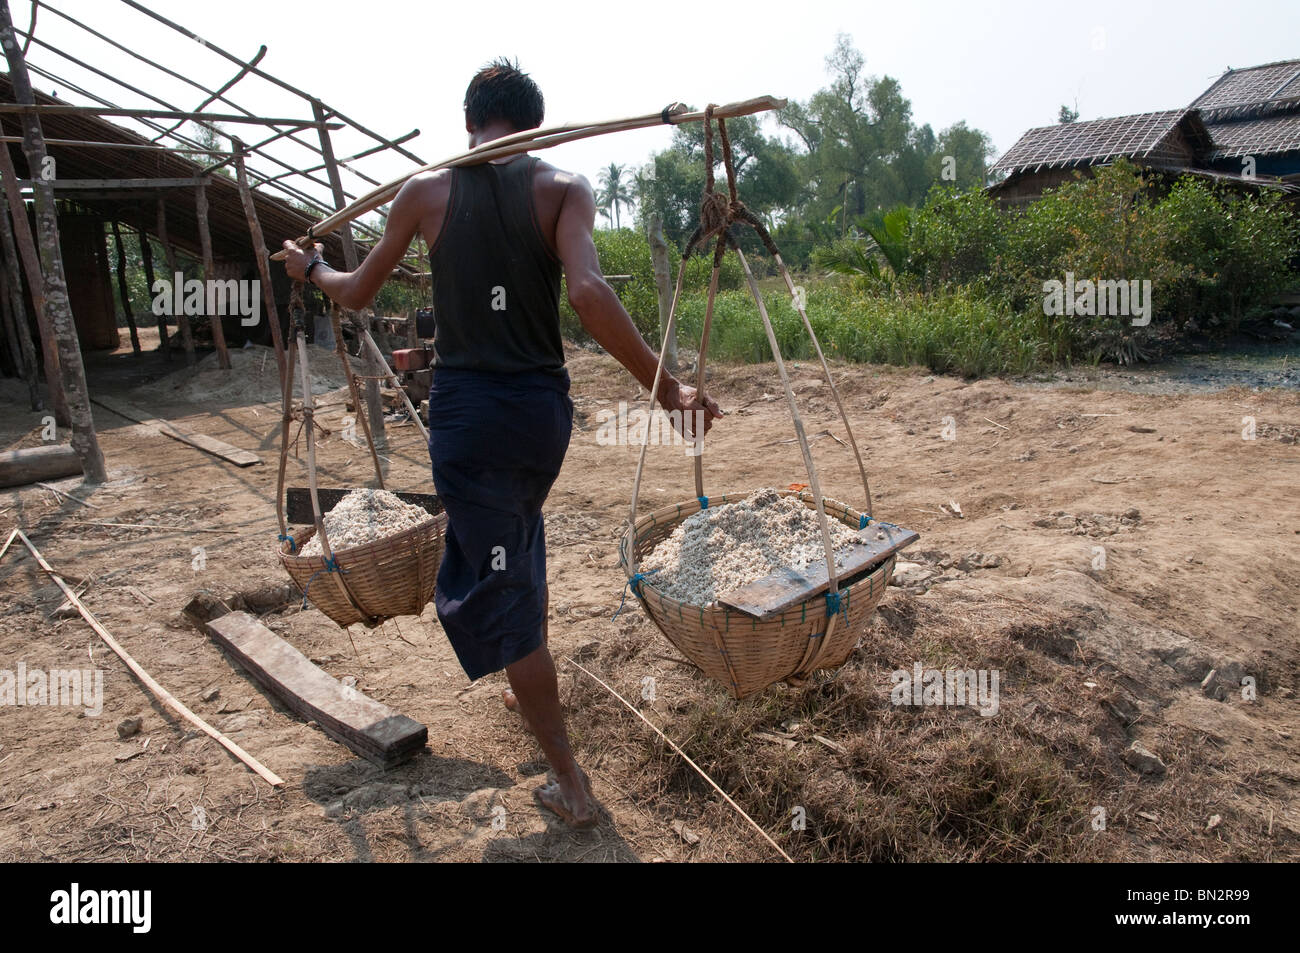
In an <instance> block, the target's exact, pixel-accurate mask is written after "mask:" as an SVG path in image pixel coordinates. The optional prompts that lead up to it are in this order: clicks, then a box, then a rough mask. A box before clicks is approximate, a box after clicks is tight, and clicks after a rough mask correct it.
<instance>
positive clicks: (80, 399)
mask: <svg viewBox="0 0 1300 953" xmlns="http://www.w3.org/2000/svg"><path fill="white" fill-rule="evenodd" d="M0 46H3V48H4V52H5V59H6V60H7V61H8V62H9V78H10V81H11V82H12V83H13V87H14V98H15V99H17V100H18V102H19V103H23V104H25V105H29V106H30V105H33V104H34V103H35V96H34V95H33V93H32V84H31V80H30V79H29V78H28V76H27V63H26V62H25V61H24V60H23V55H22V52H21V50H20V49H19V47H18V40H17V38H16V37H15V36H14V25H13V20H12V19H11V18H10V16H9V3H8V0H0ZM22 128H23V152H24V154H25V155H26V156H27V167H28V168H29V169H30V170H31V172H32V191H33V192H34V193H35V196H36V230H37V234H38V235H39V238H40V252H41V270H42V271H43V272H44V274H45V302H46V305H47V306H48V308H49V311H50V317H51V322H50V323H51V324H52V325H53V327H54V335H55V338H56V339H57V341H58V345H59V370H60V373H61V374H62V378H63V392H64V395H65V396H66V398H67V401H68V417H69V418H70V420H71V421H72V438H71V440H70V441H69V442H70V443H71V444H72V448H73V450H75V451H76V453H77V458H78V459H79V460H81V471H82V473H83V474H84V475H85V478H86V482H88V483H103V482H105V481H106V480H107V479H108V474H107V472H106V471H105V469H104V454H103V452H102V451H101V450H100V449H99V438H98V437H96V436H95V422H94V419H93V418H92V417H91V415H90V395H89V392H88V391H87V389H86V371H85V367H84V366H83V364H82V362H81V345H80V342H79V341H78V340H77V326H76V323H75V322H74V321H73V318H72V308H71V306H70V305H69V302H68V282H67V278H66V277H65V276H64V273H63V257H62V255H61V253H60V250H59V221H58V213H57V206H56V205H55V201H54V187H53V186H52V185H51V184H50V183H49V181H48V180H46V179H44V178H42V176H41V172H42V170H43V169H44V168H45V167H46V166H45V155H46V153H45V137H44V136H43V135H42V133H41V121H40V118H39V117H38V116H37V114H36V113H34V112H30V113H25V114H23V117H22Z"/></svg>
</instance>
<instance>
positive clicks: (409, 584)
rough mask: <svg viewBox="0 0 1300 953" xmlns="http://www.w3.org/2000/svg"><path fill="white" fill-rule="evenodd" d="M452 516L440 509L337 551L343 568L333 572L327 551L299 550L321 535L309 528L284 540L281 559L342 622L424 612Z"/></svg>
mask: <svg viewBox="0 0 1300 953" xmlns="http://www.w3.org/2000/svg"><path fill="white" fill-rule="evenodd" d="M446 528H447V515H446V514H445V513H440V514H438V515H437V516H430V517H429V519H427V520H426V521H424V522H423V523H420V524H419V525H418V526H413V527H411V528H410V529H406V530H403V531H402V532H400V533H397V534H395V535H393V536H386V537H384V538H383V539H378V540H375V541H374V542H372V543H364V544H362V545H360V546H353V547H351V548H349V549H338V550H335V551H334V560H335V562H336V564H337V566H338V569H339V572H328V571H327V570H326V565H325V557H324V555H319V556H302V555H299V552H300V551H301V549H302V547H303V546H304V545H306V543H307V541H308V540H309V539H311V538H312V536H314V535H315V534H316V529H315V527H311V528H309V529H307V530H306V531H305V533H304V535H303V537H302V538H301V539H299V540H297V551H294V550H293V543H291V542H285V543H282V544H281V545H280V562H281V563H282V564H283V565H284V568H285V569H286V570H288V572H289V575H290V576H292V577H293V580H294V582H296V583H297V584H298V588H300V589H301V590H302V591H303V594H304V596H305V598H307V599H309V600H310V601H311V602H312V604H313V605H315V606H316V608H317V609H319V610H320V611H321V612H323V613H325V614H326V615H327V616H329V617H330V618H331V619H333V620H334V621H335V622H337V623H338V624H339V625H341V626H349V625H351V624H352V623H354V622H363V623H365V624H366V625H367V626H371V627H373V626H376V625H379V623H381V622H384V621H385V620H387V619H391V618H393V617H394V616H399V615H419V614H420V613H421V612H422V611H423V609H424V607H425V606H426V605H428V604H429V601H430V600H431V599H433V591H434V584H435V583H436V582H437V579H438V567H439V566H440V565H441V564H442V550H443V536H444V533H445V531H446Z"/></svg>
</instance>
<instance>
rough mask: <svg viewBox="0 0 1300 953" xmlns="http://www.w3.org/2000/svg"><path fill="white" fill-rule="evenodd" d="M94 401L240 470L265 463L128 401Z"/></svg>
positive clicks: (245, 451) (248, 452) (96, 398)
mask: <svg viewBox="0 0 1300 953" xmlns="http://www.w3.org/2000/svg"><path fill="white" fill-rule="evenodd" d="M91 400H92V401H93V402H94V403H96V404H99V406H101V407H105V408H107V409H108V410H111V411H112V412H113V413H115V414H117V415H118V416H119V417H125V418H126V419H127V420H132V421H135V422H136V423H138V424H146V425H148V426H150V427H153V428H155V429H156V430H158V431H159V432H160V433H162V434H165V435H166V436H168V437H171V438H172V439H173V440H179V441H180V442H181V443H186V444H189V445H190V446H191V447H194V448H195V449H198V450H202V451H204V452H205V453H210V454H212V455H213V456H214V457H220V458H221V459H222V460H225V461H226V462H227V463H233V464H234V465H235V466H237V467H251V466H256V465H257V464H259V463H261V462H262V458H261V457H259V456H258V455H257V454H255V453H253V452H252V451H249V450H240V449H239V448H238V447H234V446H231V445H230V444H228V443H226V442H225V441H224V440H218V439H217V438H216V437H209V436H208V435H207V434H205V433H199V432H197V431H195V430H193V429H191V428H190V427H187V426H185V425H184V424H178V423H173V422H172V421H170V420H160V419H158V418H157V417H153V416H150V414H149V412H148V411H145V410H141V409H140V408H139V407H135V406H133V405H131V404H128V403H126V401H122V400H115V399H112V398H108V397H92V398H91Z"/></svg>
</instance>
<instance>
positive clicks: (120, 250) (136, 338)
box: [113, 222, 141, 357]
mask: <svg viewBox="0 0 1300 953" xmlns="http://www.w3.org/2000/svg"><path fill="white" fill-rule="evenodd" d="M113 241H115V242H116V243H117V293H118V296H119V297H121V299H122V313H123V314H125V315H126V326H127V329H128V330H129V331H130V332H131V350H132V351H133V352H134V353H135V356H136V357H139V356H140V353H141V352H140V332H139V331H138V330H137V329H136V326H135V314H134V312H132V311H131V292H130V289H129V288H127V284H126V246H125V245H123V244H122V230H121V229H120V228H118V225H117V222H114V223H113Z"/></svg>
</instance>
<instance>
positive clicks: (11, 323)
mask: <svg viewBox="0 0 1300 953" xmlns="http://www.w3.org/2000/svg"><path fill="white" fill-rule="evenodd" d="M0 148H3V149H6V150H7V149H8V148H9V147H8V146H7V145H4V144H0ZM3 206H4V203H3V202H0V248H2V249H3V251H4V258H5V262H4V263H5V267H4V272H3V274H0V278H3V279H4V280H3V284H4V289H3V293H4V305H5V315H6V320H5V335H6V337H7V338H8V340H9V347H10V349H11V350H12V351H13V358H14V363H15V364H16V365H17V366H18V372H19V374H20V375H21V376H22V378H23V379H24V380H25V381H27V389H28V391H29V392H30V396H31V404H32V410H42V409H43V408H44V404H43V403H42V402H41V382H40V375H39V373H38V372H37V369H36V348H35V346H34V345H33V344H32V332H31V329H30V328H28V326H27V307H26V305H24V304H23V279H22V275H21V274H19V271H18V249H17V246H16V245H15V244H14V233H13V229H11V228H10V227H9V215H8V213H7V212H6V211H5V208H4V207H3ZM24 214H26V213H25V212H24Z"/></svg>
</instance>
